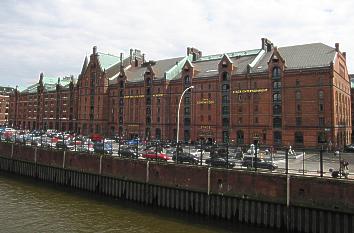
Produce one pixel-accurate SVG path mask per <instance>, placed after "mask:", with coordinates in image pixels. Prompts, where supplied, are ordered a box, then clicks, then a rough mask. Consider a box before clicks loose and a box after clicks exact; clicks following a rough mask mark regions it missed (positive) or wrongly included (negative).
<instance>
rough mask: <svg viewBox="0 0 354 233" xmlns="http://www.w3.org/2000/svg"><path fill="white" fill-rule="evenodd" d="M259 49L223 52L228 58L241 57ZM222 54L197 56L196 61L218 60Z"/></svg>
mask: <svg viewBox="0 0 354 233" xmlns="http://www.w3.org/2000/svg"><path fill="white" fill-rule="evenodd" d="M260 51H261V49H252V50H245V51H238V52H231V53H225V54H226V55H227V56H228V57H229V58H233V57H243V56H250V55H257V54H258V53H259V52H260ZM223 56H224V54H215V55H210V56H203V57H201V58H199V59H198V60H197V61H196V62H198V61H210V60H219V59H221V58H222V57H223Z"/></svg>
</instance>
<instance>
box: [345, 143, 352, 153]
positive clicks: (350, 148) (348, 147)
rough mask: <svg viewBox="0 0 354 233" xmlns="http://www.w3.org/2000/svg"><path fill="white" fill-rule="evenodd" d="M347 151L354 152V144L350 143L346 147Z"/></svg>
mask: <svg viewBox="0 0 354 233" xmlns="http://www.w3.org/2000/svg"><path fill="white" fill-rule="evenodd" d="M344 151H345V152H354V144H349V145H346V146H345V147H344Z"/></svg>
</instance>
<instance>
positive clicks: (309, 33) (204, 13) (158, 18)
mask: <svg viewBox="0 0 354 233" xmlns="http://www.w3.org/2000/svg"><path fill="white" fill-rule="evenodd" d="M353 6H354V3H352V2H351V1H350V0H342V1H337V2H336V1H329V0H323V1H320V0H317V1H305V0H298V1H290V0H286V1H278V0H269V1H266V2H265V1H246V0H239V1H237V2H235V1H232V0H224V1H217V0H207V1H202V0H179V1H161V0H160V1H147V0H135V1H133V2H132V1H127V0H120V1H94V0H89V1H83V0H82V1H79V0H78V1H69V0H61V1H24V0H23V1H11V0H8V1H6V0H5V1H1V2H0V7H1V9H2V10H1V12H0V35H1V36H0V44H1V46H2V47H1V53H2V57H3V58H4V59H3V60H2V62H1V63H0V72H1V74H2V78H1V80H2V82H1V85H5V86H6V85H11V86H15V85H23V84H28V83H33V82H36V81H37V80H38V75H39V73H40V72H44V73H45V74H46V75H48V76H54V77H56V76H62V75H70V74H73V75H75V76H76V75H77V74H78V73H79V72H80V69H81V66H82V62H83V59H84V56H85V55H86V54H90V53H91V50H92V46H94V45H97V46H98V50H99V51H102V52H107V53H111V54H117V55H118V54H119V53H120V52H125V54H128V51H129V49H130V48H138V49H141V50H142V51H143V52H144V53H146V54H147V58H148V59H155V60H157V59H163V58H167V57H174V56H183V55H185V53H186V47H187V46H194V47H197V48H199V49H201V50H202V51H203V54H215V53H222V52H228V51H238V50H245V49H254V48H260V39H261V38H262V37H267V38H269V39H271V40H272V41H273V42H274V43H275V44H276V45H278V46H289V45H295V44H305V43H312V42H322V43H325V44H327V45H329V46H332V47H333V46H334V43H335V42H339V43H340V44H341V45H340V46H341V50H343V51H346V52H347V54H348V55H347V57H348V64H347V65H348V68H349V71H351V72H354V70H353V67H354V63H353V61H354V60H353V59H351V54H353V53H354V45H353V43H352V41H351V35H354V28H353V27H352V26H351V25H350V22H353V21H354V16H353V15H352V14H351V12H350V11H349V9H352V8H353Z"/></svg>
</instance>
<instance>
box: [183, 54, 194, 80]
mask: <svg viewBox="0 0 354 233" xmlns="http://www.w3.org/2000/svg"><path fill="white" fill-rule="evenodd" d="M194 72H195V69H194V65H193V64H192V63H191V62H190V61H189V60H188V59H187V61H186V62H185V63H184V65H183V68H182V82H183V85H184V86H190V85H191V83H192V78H193V77H194Z"/></svg>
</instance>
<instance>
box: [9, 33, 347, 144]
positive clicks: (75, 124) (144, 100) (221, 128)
mask: <svg viewBox="0 0 354 233" xmlns="http://www.w3.org/2000/svg"><path fill="white" fill-rule="evenodd" d="M71 83H72V84H71V87H69V86H70V85H69V86H68V85H67V86H66V88H64V87H62V85H59V86H60V87H61V90H62V92H63V94H64V93H66V96H67V97H68V98H69V96H70V98H69V99H70V101H69V103H70V104H69V105H68V103H66V105H65V106H66V107H68V106H71V107H72V109H71V107H69V109H68V111H69V112H70V113H72V117H71V118H70V117H69V118H68V122H67V124H65V126H66V128H65V129H69V128H73V129H75V130H77V131H78V132H80V133H82V134H91V133H100V134H105V135H113V134H118V135H122V136H124V137H126V138H132V137H136V136H139V137H140V138H150V139H152V138H153V139H155V138H160V139H175V138H176V134H177V106H178V101H179V98H180V96H181V94H182V92H183V91H184V90H185V89H186V88H188V87H190V86H194V88H193V89H191V91H190V92H187V93H186V94H185V95H184V98H183V101H182V105H181V110H180V125H179V127H180V128H179V129H180V131H179V132H180V135H179V138H180V139H182V140H184V141H196V140H198V139H201V138H203V139H207V140H209V141H217V142H222V141H233V142H235V143H239V144H249V143H253V142H254V141H255V140H258V141H260V143H262V144H269V145H273V144H274V145H296V146H304V147H319V146H321V145H325V144H327V143H329V142H330V141H331V143H333V145H338V146H343V145H345V144H348V143H350V139H351V105H350V80H349V76H348V72H347V67H346V54H345V53H344V52H340V50H339V44H336V46H335V48H332V47H329V46H327V45H324V44H322V43H313V44H305V45H296V46H287V47H281V48H277V47H275V46H273V43H271V42H270V41H269V40H267V39H262V46H261V48H259V49H254V50H246V51H238V52H231V53H225V54H216V55H209V56H202V53H201V52H200V51H199V50H197V49H195V48H188V49H187V55H186V56H184V57H177V58H169V59H164V60H157V61H152V60H150V61H146V60H145V55H144V54H142V53H141V52H140V51H139V50H131V51H130V54H129V56H128V57H127V58H123V54H121V55H120V56H119V57H118V56H114V55H110V54H104V53H100V52H97V48H96V47H94V49H93V53H92V54H91V55H90V59H88V58H86V59H85V62H84V65H83V68H82V72H81V74H80V75H79V77H78V80H77V83H75V81H74V80H73V81H72V82H71ZM57 86H58V85H57ZM37 93H39V89H37ZM53 93H55V92H54V91H53ZM18 95H19V96H26V95H28V94H26V93H23V92H21V93H18ZM23 98H24V97H23ZM38 98H39V97H37V98H36V100H37V101H38ZM71 98H72V99H71ZM12 99H13V100H14V99H15V98H12ZM17 99H19V97H17ZM15 102H16V101H13V103H12V104H14V105H15ZM54 102H55V101H54ZM60 103H61V102H60ZM11 106H12V105H11ZM62 107H64V106H61V108H62ZM57 109H58V108H57ZM23 111H24V112H26V111H25V110H24V109H23ZM10 115H11V114H10ZM38 115H40V114H38ZM11 116H12V115H11ZM36 119H37V118H36ZM56 119H61V118H60V117H57V118H56ZM11 120H12V122H14V123H15V122H17V123H15V124H16V125H17V126H18V127H24V125H23V124H22V123H21V120H22V119H21V120H20V118H16V120H15V118H14V117H12V118H11V119H10V121H11ZM38 120H41V118H40V117H39V118H38ZM44 122H45V121H44ZM19 123H21V124H19ZM36 124H38V123H37V122H36ZM40 125H42V126H43V127H44V123H43V124H41V123H39V126H40ZM46 125H47V126H48V124H46ZM69 125H70V126H71V127H69ZM58 126H59V127H60V129H63V127H62V126H60V125H58ZM25 127H26V126H25Z"/></svg>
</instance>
